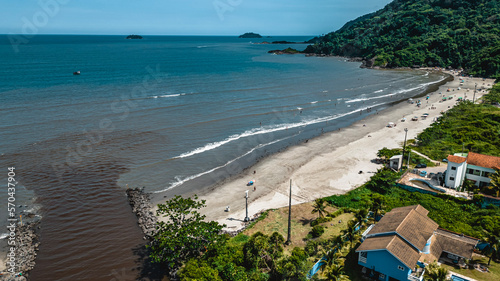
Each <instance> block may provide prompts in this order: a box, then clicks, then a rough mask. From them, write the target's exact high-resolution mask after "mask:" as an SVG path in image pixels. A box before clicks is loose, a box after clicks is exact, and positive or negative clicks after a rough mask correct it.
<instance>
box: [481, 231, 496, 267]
mask: <svg viewBox="0 0 500 281" xmlns="http://www.w3.org/2000/svg"><path fill="white" fill-rule="evenodd" d="M498 234H499V233H489V234H488V236H486V238H485V239H484V241H485V242H486V243H488V245H487V246H486V247H484V249H483V251H482V252H483V254H485V255H486V256H487V257H488V266H490V264H491V260H492V259H495V260H497V259H498V258H499V257H500V237H499V235H498Z"/></svg>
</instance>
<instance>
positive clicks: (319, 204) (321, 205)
mask: <svg viewBox="0 0 500 281" xmlns="http://www.w3.org/2000/svg"><path fill="white" fill-rule="evenodd" d="M325 203H326V202H325V200H324V199H323V198H320V199H316V200H314V204H313V210H312V211H311V213H312V214H315V213H318V218H322V217H324V216H325V212H326V205H325Z"/></svg>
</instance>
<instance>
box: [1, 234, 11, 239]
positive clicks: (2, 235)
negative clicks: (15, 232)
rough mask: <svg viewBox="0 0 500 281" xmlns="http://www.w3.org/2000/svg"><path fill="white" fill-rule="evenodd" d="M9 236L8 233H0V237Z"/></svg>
mask: <svg viewBox="0 0 500 281" xmlns="http://www.w3.org/2000/svg"><path fill="white" fill-rule="evenodd" d="M7 237H9V234H8V233H2V234H0V239H5V238H7Z"/></svg>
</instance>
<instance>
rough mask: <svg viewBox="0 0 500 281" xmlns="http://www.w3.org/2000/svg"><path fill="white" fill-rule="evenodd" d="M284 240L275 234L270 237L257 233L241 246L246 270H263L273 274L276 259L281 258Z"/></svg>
mask: <svg viewBox="0 0 500 281" xmlns="http://www.w3.org/2000/svg"><path fill="white" fill-rule="evenodd" d="M284 241H285V238H283V236H282V235H281V234H279V233H277V232H274V233H273V234H272V235H271V236H270V237H269V236H267V235H265V234H263V233H262V232H260V231H259V232H257V233H255V234H254V235H252V237H250V239H249V240H248V242H247V243H245V245H244V246H243V256H244V260H245V263H246V264H247V268H253V269H255V270H258V269H260V268H264V269H265V270H268V271H270V272H271V274H274V272H276V270H277V268H276V267H277V262H278V259H279V258H281V257H282V256H283V247H282V245H283V243H284Z"/></svg>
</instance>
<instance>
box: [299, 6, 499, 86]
mask: <svg viewBox="0 0 500 281" xmlns="http://www.w3.org/2000/svg"><path fill="white" fill-rule="evenodd" d="M305 52H307V53H317V54H327V55H340V56H348V57H364V58H368V59H371V58H374V64H375V65H377V66H386V67H412V66H415V65H418V66H431V67H432V66H440V67H448V66H451V67H453V68H464V69H465V70H466V73H468V74H471V75H474V76H481V77H495V78H499V77H500V2H499V1H497V0H453V1H450V0H395V1H393V2H392V3H390V4H388V5H387V6H386V7H385V8H383V9H381V10H379V11H377V12H375V13H372V14H368V15H365V16H362V17H360V18H358V19H356V20H353V21H351V22H348V23H347V24H345V25H344V26H343V27H342V28H341V29H339V30H338V31H336V32H332V33H329V34H327V35H325V36H323V37H321V42H320V43H317V44H314V45H311V46H309V47H308V48H307V49H306V50H305Z"/></svg>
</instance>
